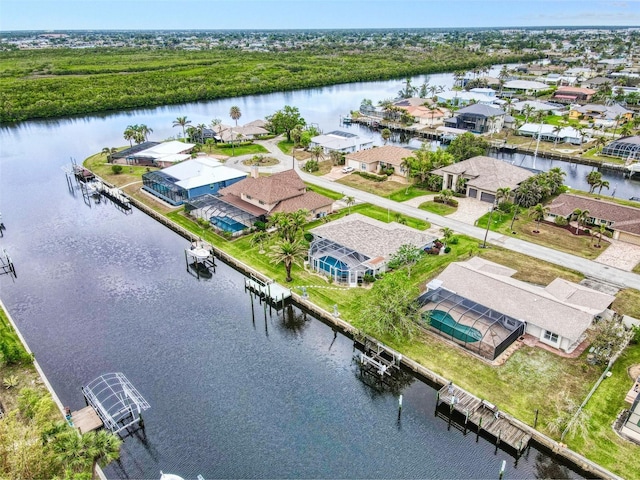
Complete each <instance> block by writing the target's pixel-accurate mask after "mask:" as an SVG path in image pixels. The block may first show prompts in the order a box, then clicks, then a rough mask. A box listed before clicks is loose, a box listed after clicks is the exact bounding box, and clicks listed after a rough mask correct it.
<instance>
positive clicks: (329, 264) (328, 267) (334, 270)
mask: <svg viewBox="0 0 640 480" xmlns="http://www.w3.org/2000/svg"><path fill="white" fill-rule="evenodd" d="M317 265H318V268H320V269H321V270H324V271H325V272H327V273H328V274H330V275H331V276H332V277H339V278H342V279H345V278H347V277H348V276H349V267H348V266H347V264H346V263H344V262H341V261H340V260H338V259H337V258H335V257H332V256H330V255H327V256H324V257H321V258H319V259H318V264H317Z"/></svg>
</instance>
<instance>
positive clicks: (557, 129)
mask: <svg viewBox="0 0 640 480" xmlns="http://www.w3.org/2000/svg"><path fill="white" fill-rule="evenodd" d="M561 131H562V125H555V126H554V127H553V134H554V135H555V138H554V139H553V144H554V145H556V146H557V145H558V140H560V136H559V135H558V134H559V133H560V132H561Z"/></svg>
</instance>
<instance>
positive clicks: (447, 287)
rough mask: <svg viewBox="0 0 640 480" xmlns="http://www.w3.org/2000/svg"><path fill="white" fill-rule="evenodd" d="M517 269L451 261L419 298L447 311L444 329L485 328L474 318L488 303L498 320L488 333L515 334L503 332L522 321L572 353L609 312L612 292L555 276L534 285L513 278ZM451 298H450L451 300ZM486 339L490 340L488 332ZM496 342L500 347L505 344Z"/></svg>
mask: <svg viewBox="0 0 640 480" xmlns="http://www.w3.org/2000/svg"><path fill="white" fill-rule="evenodd" d="M516 272H517V271H516V270H513V269H511V268H509V267H505V266H503V265H499V264H497V263H493V262H490V261H488V260H485V259H482V258H480V257H473V258H471V259H470V260H467V261H465V262H453V263H451V264H449V265H448V266H447V268H446V269H445V270H444V271H443V272H442V273H441V274H440V275H438V277H437V278H436V280H437V282H433V283H432V282H430V284H429V285H431V286H432V287H435V288H434V290H433V291H432V293H431V295H430V296H429V295H423V296H422V297H421V298H423V300H422V303H423V304H425V306H426V307H427V308H433V309H437V310H439V311H443V312H446V313H448V314H449V317H451V319H450V321H449V323H451V324H452V325H449V329H445V332H447V330H449V331H451V328H453V329H462V330H465V331H466V332H467V335H468V336H470V337H471V338H472V339H473V338H476V337H477V335H476V336H473V335H470V333H475V332H468V329H469V328H471V329H474V330H479V333H480V334H484V332H483V331H482V327H480V326H479V325H480V323H478V320H482V317H484V318H485V319H486V317H487V315H486V314H485V312H486V311H487V309H490V310H491V315H489V320H493V321H498V324H497V325H495V327H494V325H491V326H492V327H494V328H493V331H492V333H491V336H492V337H496V338H498V339H499V340H501V341H504V340H510V341H513V340H515V338H512V336H511V335H507V333H509V331H512V330H513V327H514V326H516V325H517V323H516V322H518V323H522V324H524V326H525V332H526V333H527V334H529V335H532V336H533V337H535V338H537V339H538V340H539V341H540V342H542V343H545V344H547V345H550V346H551V347H554V348H556V349H558V350H562V351H564V352H567V353H571V352H572V351H573V350H575V348H576V347H577V346H578V345H580V343H581V342H582V341H583V340H584V339H585V334H586V331H587V329H588V328H589V327H590V326H591V324H592V322H593V321H594V319H595V318H597V317H605V316H608V314H609V312H607V310H608V308H609V307H610V306H611V304H612V303H613V301H614V300H615V297H614V296H612V295H608V294H605V293H601V292H599V291H596V290H593V289H590V288H587V287H585V286H582V285H579V284H576V283H573V282H569V281H567V280H563V279H560V278H556V279H555V280H554V281H552V282H551V283H550V284H549V285H547V286H546V287H541V286H537V285H533V284H530V283H527V282H523V281H520V280H516V279H514V278H513V275H514V274H515V273H516ZM429 285H428V287H429ZM427 293H430V292H427ZM451 293H453V294H454V295H451ZM425 297H426V298H425ZM451 299H454V300H455V303H454V304H451V305H450V303H452V301H451ZM425 300H428V303H425ZM485 323H486V322H485ZM509 327H510V328H509ZM502 328H507V330H508V331H507V332H505V334H503V335H501V334H500V330H501V329H502ZM493 334H495V335H493ZM467 340H469V339H467ZM477 340H480V339H479V338H478V339H477ZM477 340H476V341H477ZM483 340H485V338H484V337H483ZM486 340H488V341H495V340H494V339H493V338H486ZM465 343H467V344H473V343H475V342H470V341H467V342H465ZM499 346H500V347H501V348H502V349H504V348H505V347H506V346H508V345H503V344H500V345H499ZM470 349H471V350H473V348H470ZM479 353H481V354H482V352H479Z"/></svg>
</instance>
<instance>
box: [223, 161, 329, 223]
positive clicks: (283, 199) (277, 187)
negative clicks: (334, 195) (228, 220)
mask: <svg viewBox="0 0 640 480" xmlns="http://www.w3.org/2000/svg"><path fill="white" fill-rule="evenodd" d="M219 197H220V198H221V199H222V200H224V201H225V202H227V203H231V204H233V205H236V206H238V207H239V208H248V209H249V210H250V211H251V212H253V213H257V214H258V216H261V215H264V216H265V217H268V216H269V215H271V214H273V213H276V212H285V213H292V212H296V211H298V210H300V209H305V210H308V211H309V217H310V218H320V217H324V216H325V215H327V214H329V213H331V211H332V207H333V200H332V199H330V198H328V197H325V196H324V195H320V194H319V193H316V192H312V191H307V186H306V185H305V184H304V182H303V181H302V179H301V178H300V176H299V175H298V174H297V173H296V171H295V170H293V169H289V170H285V171H283V172H278V173H274V174H273V175H269V176H259V175H258V168H257V167H254V168H252V170H251V176H249V177H247V178H245V179H244V180H242V181H241V182H238V183H235V184H233V185H231V186H229V187H227V188H224V189H222V190H220V194H219Z"/></svg>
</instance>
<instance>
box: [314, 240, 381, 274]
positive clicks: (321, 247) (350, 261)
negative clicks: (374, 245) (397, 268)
mask: <svg viewBox="0 0 640 480" xmlns="http://www.w3.org/2000/svg"><path fill="white" fill-rule="evenodd" d="M369 260H370V258H369V257H368V256H366V255H363V254H362V253H360V252H357V251H355V250H353V249H351V248H348V247H345V246H342V245H340V244H338V243H336V242H334V241H332V240H329V239H326V238H318V239H316V240H314V241H313V242H312V243H311V246H310V248H309V263H310V266H311V268H313V269H314V270H315V271H317V272H320V273H324V274H325V275H328V276H330V277H331V278H332V279H333V280H334V281H335V282H340V283H347V284H349V285H357V284H358V283H359V282H361V281H362V277H364V276H365V275H366V274H371V275H373V274H375V273H378V272H377V270H376V269H375V266H372V265H370V264H369V263H368V262H369Z"/></svg>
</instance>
